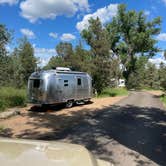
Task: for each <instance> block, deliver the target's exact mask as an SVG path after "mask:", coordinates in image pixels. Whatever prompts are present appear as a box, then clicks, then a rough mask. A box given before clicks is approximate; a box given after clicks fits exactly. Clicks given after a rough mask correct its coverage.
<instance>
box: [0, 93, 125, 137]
mask: <svg viewBox="0 0 166 166" xmlns="http://www.w3.org/2000/svg"><path fill="white" fill-rule="evenodd" d="M123 98H125V97H124V96H123V97H106V98H95V99H93V100H92V102H91V103H89V104H86V105H77V106H74V107H72V108H70V109H67V108H64V107H60V106H58V107H56V106H54V107H51V108H48V109H47V110H46V111H43V110H42V109H41V108H40V107H35V108H34V107H32V106H28V107H26V108H23V109H21V114H20V115H17V116H14V117H11V118H9V119H6V120H1V121H0V126H1V131H0V136H5V137H12V138H30V139H40V138H43V137H46V136H47V135H51V134H54V135H56V133H58V132H61V131H62V130H65V129H66V128H68V127H71V126H74V125H76V124H78V123H80V122H81V120H83V119H85V118H86V116H89V115H90V114H92V113H93V112H94V111H99V110H101V111H102V110H103V109H105V108H108V107H110V106H111V105H113V104H115V103H116V102H118V101H120V100H121V99H123Z"/></svg>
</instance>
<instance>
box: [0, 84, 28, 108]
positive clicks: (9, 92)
mask: <svg viewBox="0 0 166 166" xmlns="http://www.w3.org/2000/svg"><path fill="white" fill-rule="evenodd" d="M25 105H26V90H25V89H15V88H12V87H1V88H0V111H4V110H5V108H10V107H15V106H25Z"/></svg>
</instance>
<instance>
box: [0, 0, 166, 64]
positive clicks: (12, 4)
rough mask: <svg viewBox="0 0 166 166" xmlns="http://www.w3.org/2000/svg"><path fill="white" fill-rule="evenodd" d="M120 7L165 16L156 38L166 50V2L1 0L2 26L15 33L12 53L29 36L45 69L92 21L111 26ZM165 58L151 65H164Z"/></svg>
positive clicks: (156, 0) (0, 17) (77, 39)
mask: <svg viewBox="0 0 166 166" xmlns="http://www.w3.org/2000/svg"><path fill="white" fill-rule="evenodd" d="M120 3H125V4H127V8H128V9H129V10H130V9H134V10H136V11H140V10H144V11H145V14H146V15H147V17H148V19H153V18H154V17H157V16H161V18H162V30H161V34H159V35H158V36H157V37H156V38H157V39H158V40H159V42H158V46H159V47H160V48H161V49H162V50H164V49H166V12H165V11H166V0H144V1H143V0H142V1H136V0H128V1H127V0H0V23H1V24H5V25H6V26H7V28H8V29H10V30H13V31H14V39H13V42H12V43H11V44H10V45H9V46H8V49H9V50H12V49H13V48H14V47H15V46H16V45H17V43H18V42H17V41H18V38H21V37H23V36H24V35H25V36H27V37H28V39H29V41H30V42H31V43H32V45H33V47H34V49H35V56H36V57H40V59H41V65H44V64H46V63H47V62H48V60H49V58H50V57H51V56H53V55H55V54H56V52H55V46H56V44H57V43H59V42H60V41H69V42H71V43H73V45H76V44H77V43H78V42H79V39H80V35H79V34H80V31H81V30H82V29H83V28H86V27H87V26H88V25H87V20H88V18H90V17H94V18H95V17H97V16H98V17H99V18H100V19H101V21H102V23H106V22H109V21H110V20H111V18H112V17H113V16H115V15H116V12H117V5H118V4H120ZM162 54H163V53H162V52H160V53H158V54H157V55H156V57H154V58H153V59H151V61H152V62H154V63H159V62H160V61H164V60H163V56H162ZM165 63H166V62H165Z"/></svg>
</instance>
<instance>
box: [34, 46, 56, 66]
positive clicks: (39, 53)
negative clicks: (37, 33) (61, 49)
mask: <svg viewBox="0 0 166 166" xmlns="http://www.w3.org/2000/svg"><path fill="white" fill-rule="evenodd" d="M33 47H34V52H35V57H37V58H38V59H39V60H38V66H40V67H44V66H45V65H47V63H48V62H49V60H50V58H51V57H52V56H56V55H57V53H56V50H55V49H49V48H37V47H35V44H34V45H33Z"/></svg>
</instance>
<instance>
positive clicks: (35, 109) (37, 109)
mask: <svg viewBox="0 0 166 166" xmlns="http://www.w3.org/2000/svg"><path fill="white" fill-rule="evenodd" d="M88 104H93V101H88V102H86V103H74V105H73V107H77V106H79V107H82V106H84V105H88ZM64 108H66V105H65V104H64V103H62V104H57V105H53V104H52V105H43V106H32V107H31V108H30V109H29V110H28V111H30V112H47V111H50V110H51V111H60V110H62V109H64Z"/></svg>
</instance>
